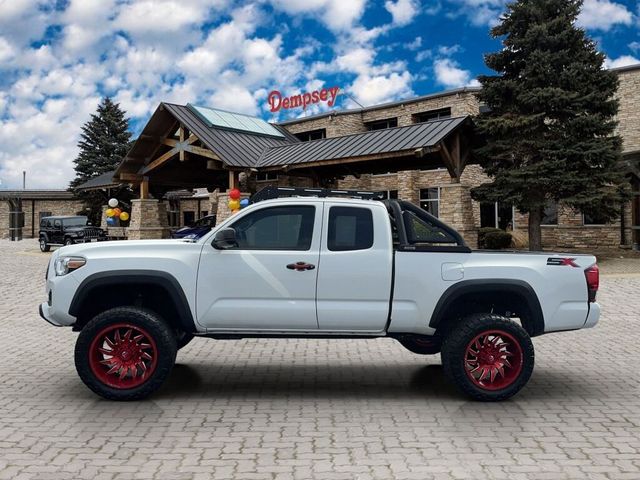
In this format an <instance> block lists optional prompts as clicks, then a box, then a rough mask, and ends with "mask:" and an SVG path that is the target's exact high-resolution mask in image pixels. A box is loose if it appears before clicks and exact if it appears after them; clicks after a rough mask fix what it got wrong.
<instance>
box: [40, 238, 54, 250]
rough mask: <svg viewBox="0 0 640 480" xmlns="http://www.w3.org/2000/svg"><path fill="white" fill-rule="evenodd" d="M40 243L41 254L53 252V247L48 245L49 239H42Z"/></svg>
mask: <svg viewBox="0 0 640 480" xmlns="http://www.w3.org/2000/svg"><path fill="white" fill-rule="evenodd" d="M38 242H39V243H40V251H41V252H48V251H50V250H51V245H49V243H47V237H40V240H39V241H38Z"/></svg>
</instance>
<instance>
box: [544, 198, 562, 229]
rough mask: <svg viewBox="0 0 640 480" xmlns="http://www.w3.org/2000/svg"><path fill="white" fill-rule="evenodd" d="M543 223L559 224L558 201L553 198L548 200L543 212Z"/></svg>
mask: <svg viewBox="0 0 640 480" xmlns="http://www.w3.org/2000/svg"><path fill="white" fill-rule="evenodd" d="M540 224H541V225H557V224H558V202H554V201H553V200H551V201H549V202H547V204H546V205H545V207H544V211H543V212H542V221H541V222H540Z"/></svg>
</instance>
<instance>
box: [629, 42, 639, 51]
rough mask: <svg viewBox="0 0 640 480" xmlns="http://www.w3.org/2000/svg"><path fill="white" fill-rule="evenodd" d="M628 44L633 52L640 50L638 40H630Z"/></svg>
mask: <svg viewBox="0 0 640 480" xmlns="http://www.w3.org/2000/svg"><path fill="white" fill-rule="evenodd" d="M628 46H629V48H630V49H631V50H632V51H633V52H637V51H638V50H640V42H631V43H630V44H629V45H628Z"/></svg>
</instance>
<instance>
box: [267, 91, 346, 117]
mask: <svg viewBox="0 0 640 480" xmlns="http://www.w3.org/2000/svg"><path fill="white" fill-rule="evenodd" d="M339 91H340V87H331V88H323V89H322V90H315V91H313V92H305V93H300V94H298V95H292V96H290V97H283V96H282V94H281V93H280V92H279V91H278V90H273V91H272V92H271V93H269V96H268V97H267V102H268V103H269V108H270V110H271V111H272V112H278V111H279V110H280V109H283V110H288V109H290V108H298V107H302V109H303V110H306V109H307V107H308V106H309V105H313V104H315V103H318V102H327V105H328V106H330V107H333V106H334V105H335V103H336V99H337V97H338V92H339Z"/></svg>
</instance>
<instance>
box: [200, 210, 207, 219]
mask: <svg viewBox="0 0 640 480" xmlns="http://www.w3.org/2000/svg"><path fill="white" fill-rule="evenodd" d="M207 215H209V210H202V211H201V212H200V218H202V217H206V216H207Z"/></svg>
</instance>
